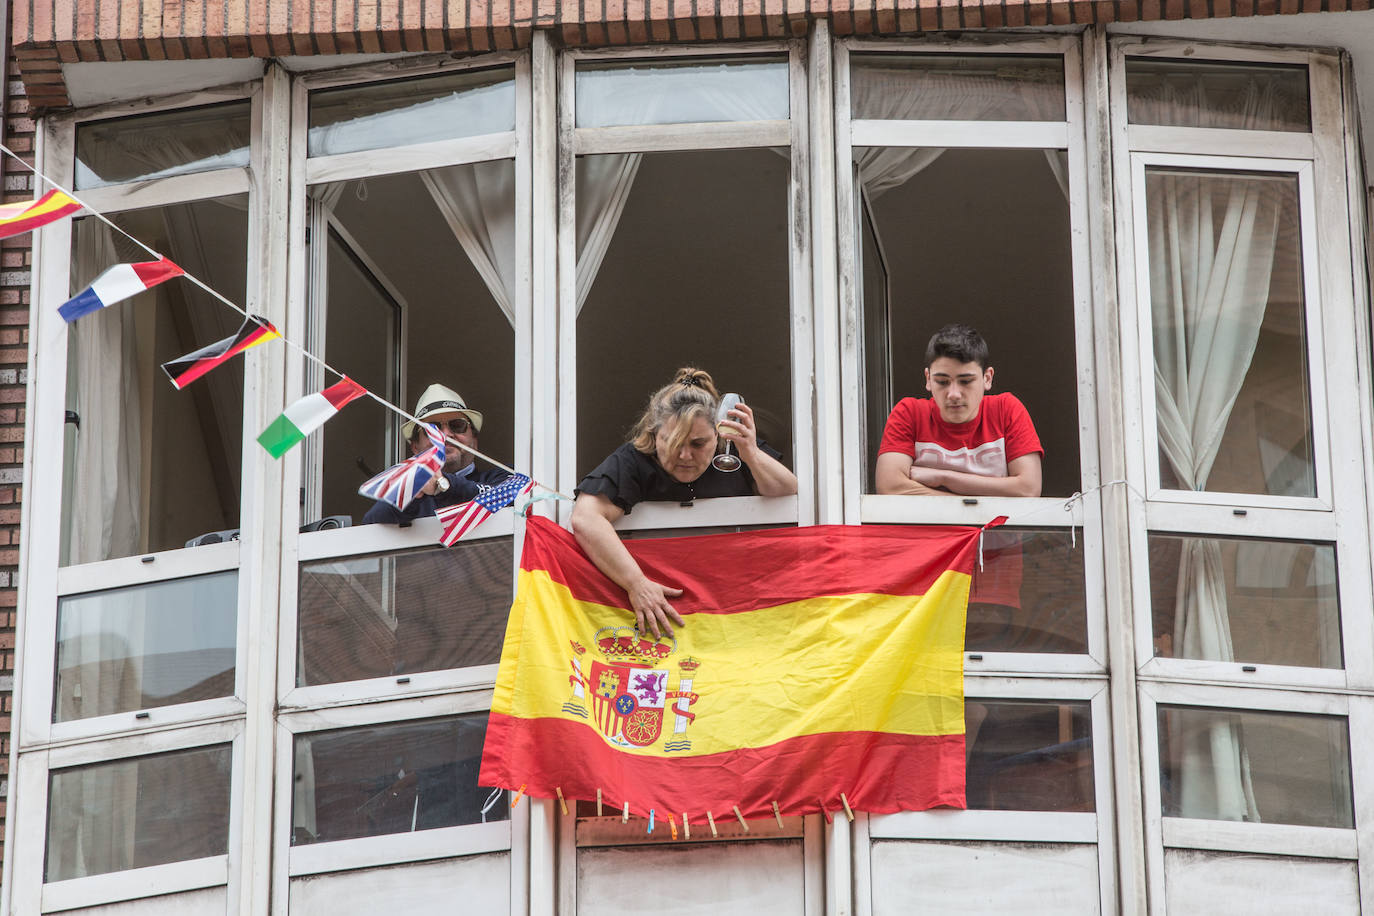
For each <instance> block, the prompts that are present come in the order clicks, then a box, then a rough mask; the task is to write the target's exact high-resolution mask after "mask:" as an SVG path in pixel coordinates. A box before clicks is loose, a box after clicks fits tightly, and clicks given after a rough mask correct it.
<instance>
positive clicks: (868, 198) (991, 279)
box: [744, 147, 1083, 497]
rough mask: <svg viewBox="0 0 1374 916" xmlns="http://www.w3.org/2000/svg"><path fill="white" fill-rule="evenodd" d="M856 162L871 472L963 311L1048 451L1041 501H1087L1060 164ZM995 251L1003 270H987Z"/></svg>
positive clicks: (1002, 155) (984, 152)
mask: <svg viewBox="0 0 1374 916" xmlns="http://www.w3.org/2000/svg"><path fill="white" fill-rule="evenodd" d="M854 159H855V164H856V166H857V167H858V177H859V184H860V187H861V188H862V191H863V203H862V205H863V207H864V209H865V211H867V216H868V221H869V224H870V226H871V231H872V233H873V238H872V240H865V242H864V244H863V245H862V247H861V248H859V249H858V251H857V252H856V254H858V255H860V256H861V257H863V258H864V259H865V263H864V265H863V272H864V285H863V290H862V291H863V294H864V303H863V308H864V325H865V326H864V331H863V333H864V337H865V344H864V350H865V352H864V356H865V360H871V361H870V362H866V363H865V366H864V385H865V388H866V392H865V403H866V405H867V408H868V411H867V413H866V415H865V418H864V419H865V423H866V424H867V426H866V430H867V434H868V436H869V437H871V438H870V440H869V441H870V442H872V443H874V446H875V448H874V454H871V455H870V460H869V461H868V470H869V471H871V470H872V466H873V464H874V461H875V460H876V458H877V455H876V444H877V442H878V441H880V439H879V437H880V436H881V435H882V430H883V427H884V425H885V424H886V422H887V418H888V414H889V413H890V412H891V410H892V407H893V405H894V404H896V403H897V401H898V400H900V399H901V398H903V397H908V396H912V397H925V396H926V389H925V377H924V375H923V370H924V366H923V365H922V359H921V357H922V356H923V355H924V353H925V344H926V341H928V340H930V337H931V335H932V334H934V333H935V332H936V331H937V330H939V329H940V328H941V327H942V326H944V325H945V324H948V323H949V322H950V321H951V320H952V319H951V318H950V310H951V308H953V307H954V304H956V303H957V307H958V312H959V316H958V317H959V320H960V321H962V322H965V323H967V324H969V325H972V326H973V327H975V328H978V329H979V330H980V331H981V332H982V333H983V336H984V337H985V338H986V339H987V342H988V346H989V348H990V349H991V362H992V366H993V368H994V369H995V370H996V384H995V390H996V391H1010V392H1012V393H1013V394H1015V395H1016V396H1017V397H1018V398H1020V399H1021V401H1022V403H1024V404H1025V405H1026V408H1027V410H1029V411H1030V415H1031V418H1032V420H1033V421H1034V423H1035V428H1036V432H1037V433H1039V435H1040V441H1041V442H1042V443H1043V444H1044V447H1045V460H1044V466H1043V475H1044V484H1043V488H1042V492H1043V494H1044V495H1045V496H1065V497H1067V496H1068V495H1070V494H1071V493H1074V492H1077V491H1078V490H1080V489H1083V483H1082V480H1081V474H1080V470H1079V468H1080V461H1079V450H1080V444H1079V425H1078V397H1079V395H1078V391H1079V386H1078V368H1077V365H1076V360H1075V358H1074V347H1073V341H1074V336H1075V329H1074V291H1073V237H1072V232H1071V227H1070V223H1069V181H1068V179H1069V176H1068V171H1067V159H1066V157H1065V154H1064V152H1063V151H1062V150H1029V149H1027V150H998V149H944V148H942V147H858V148H856V149H855V150H854ZM989 252H996V264H997V269H996V270H989V269H988V263H989ZM875 256H876V257H880V258H882V263H883V266H884V267H885V268H886V270H885V271H884V272H883V273H882V274H881V275H879V276H873V275H872V268H871V267H870V264H869V261H870V260H871V259H872V258H873V257H875ZM875 299H876V302H875V308H876V314H873V313H870V306H869V303H870V301H874V300H875ZM884 306H885V307H884ZM884 313H885V314H884ZM1023 315H1034V316H1035V320H1034V321H1022V320H1021V317H1022V316H1023ZM884 325H886V327H884ZM883 334H885V335H886V344H887V346H890V348H891V359H890V362H889V361H888V360H886V359H885V358H884V352H883V347H882V346H881V345H880V344H879V340H881V338H880V337H879V335H883ZM875 338H876V339H875ZM1046 353H1053V354H1055V356H1054V358H1053V359H1045V358H1044V356H1043V354H1046ZM885 365H886V366H888V367H890V370H891V374H890V376H887V374H886V373H885V372H884V371H883V370H884V367H885ZM885 376H887V377H885ZM744 394H745V395H746V396H747V395H748V394H749V392H747V391H746V392H744ZM870 492H871V491H870Z"/></svg>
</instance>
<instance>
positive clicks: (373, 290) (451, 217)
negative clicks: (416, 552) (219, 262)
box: [302, 159, 517, 524]
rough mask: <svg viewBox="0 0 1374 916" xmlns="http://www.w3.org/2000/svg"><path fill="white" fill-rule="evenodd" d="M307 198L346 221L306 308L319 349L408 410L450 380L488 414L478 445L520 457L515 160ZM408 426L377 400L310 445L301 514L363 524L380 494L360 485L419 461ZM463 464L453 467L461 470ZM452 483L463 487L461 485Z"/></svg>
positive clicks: (368, 182) (323, 253)
mask: <svg viewBox="0 0 1374 916" xmlns="http://www.w3.org/2000/svg"><path fill="white" fill-rule="evenodd" d="M310 196H311V198H312V206H315V207H319V208H323V209H324V210H325V211H326V213H327V214H328V215H329V218H330V221H331V225H333V226H335V230H336V231H331V233H330V243H329V245H328V246H327V247H312V249H311V254H312V258H313V259H314V261H315V264H314V269H313V270H312V271H311V275H310V279H311V289H310V308H311V310H312V312H314V314H315V315H316V316H317V317H316V319H315V324H316V326H317V327H322V328H323V332H322V336H323V341H321V342H319V343H317V344H316V345H315V346H316V349H315V350H314V352H315V353H317V354H319V355H322V356H324V358H326V359H327V360H328V361H329V363H330V365H332V366H335V367H337V368H338V369H339V371H341V372H347V373H348V374H349V376H350V377H352V378H354V379H356V380H357V381H359V382H360V383H362V384H364V385H366V386H367V387H368V388H369V390H372V391H376V392H377V393H378V394H385V395H386V396H387V397H389V398H391V399H392V402H393V403H396V404H399V405H401V406H404V407H405V408H406V409H407V410H411V411H413V410H414V409H415V402H416V401H417V400H418V399H419V398H420V396H421V394H422V393H423V392H424V391H425V389H427V388H428V387H429V386H430V385H432V384H435V383H439V384H443V385H445V386H447V387H449V388H451V389H453V390H454V391H456V392H457V393H458V394H459V395H461V397H462V398H463V399H464V401H465V403H466V404H467V406H468V407H470V408H472V409H473V410H475V411H478V412H480V413H481V414H482V415H483V421H482V424H481V429H480V435H479V436H478V437H477V441H476V443H475V446H476V447H477V448H479V449H481V450H482V451H483V452H485V453H486V454H489V455H491V456H492V457H493V458H495V459H496V460H497V461H501V462H503V463H506V464H510V462H511V453H512V450H513V449H514V447H515V431H514V429H515V427H514V421H515V329H514V315H515V302H516V286H517V280H516V274H517V270H516V266H517V265H516V250H517V248H516V226H515V221H516V213H515V164H514V162H513V161H511V160H509V159H503V160H496V161H491V162H477V163H473V164H471V165H462V166H452V167H448V168H442V169H427V170H425V171H422V172H408V173H402V174H396V175H386V176H378V177H374V178H366V179H358V180H353V181H344V182H337V183H333V184H329V185H317V186H315V187H313V188H312V189H311V191H310ZM337 230H342V231H337ZM321 351H323V352H321ZM314 378H315V379H317V380H318V381H314V382H312V384H318V385H321V386H322V385H323V384H325V380H323V379H321V378H319V376H315V377H314ZM335 380H336V379H334V378H332V377H331V378H330V379H329V381H330V382H332V381H335ZM313 390H316V391H318V390H319V388H315V389H313ZM401 433H402V424H401V422H400V419H399V418H398V417H397V416H396V415H395V414H393V413H391V412H390V411H387V410H384V409H382V408H381V407H380V406H379V405H377V404H375V403H372V402H370V401H369V400H359V401H358V402H356V403H354V404H350V405H349V406H348V409H347V410H344V411H343V412H341V413H340V415H339V416H338V417H336V418H334V419H333V420H331V421H329V423H327V424H325V426H324V427H323V428H322V429H321V430H320V432H319V433H318V434H315V435H314V436H312V440H313V441H311V442H308V443H307V446H308V449H307V452H306V454H307V456H309V458H310V465H309V466H308V467H309V474H308V479H307V501H306V504H305V507H304V513H303V517H302V521H307V522H308V521H313V520H315V519H318V518H320V517H322V516H330V515H347V516H349V517H350V518H351V519H352V521H353V524H359V523H360V522H362V521H363V518H364V516H365V514H366V513H367V511H368V510H369V509H370V508H371V507H372V505H373V503H372V501H371V500H369V499H366V498H365V497H362V496H359V495H358V492H357V491H358V487H359V486H360V485H361V484H362V483H363V482H364V481H365V480H367V479H368V478H369V477H371V476H372V475H373V474H376V473H378V472H380V471H382V470H384V469H385V468H387V467H389V466H391V465H392V464H395V463H396V462H399V461H401V460H403V459H405V458H408V457H410V450H409V446H408V444H407V443H406V442H404V441H403V439H402V435H401ZM454 453H455V459H456V458H457V450H456V449H455V450H454ZM466 464H467V461H466V460H465V461H463V462H462V463H460V464H459V465H458V466H456V467H450V468H448V470H449V471H450V472H457V471H459V470H461V468H462V467H463V466H464V465H466ZM484 472H485V474H486V475H487V476H485V477H483V476H482V475H483V474H484ZM475 473H476V475H477V476H475V477H474V478H473V479H474V480H480V481H481V482H483V483H488V484H490V483H492V482H493V481H492V479H491V475H493V474H494V473H495V472H494V471H493V470H492V468H491V467H490V466H488V465H487V464H486V463H485V462H481V461H479V462H478V463H477V468H476V472H475ZM500 479H504V475H501V476H500V477H499V478H498V480H500ZM452 492H453V494H454V496H455V497H456V496H457V495H458V490H457V489H455V490H453V491H452ZM428 514H431V515H432V514H433V509H432V506H431V508H430V510H429V512H428Z"/></svg>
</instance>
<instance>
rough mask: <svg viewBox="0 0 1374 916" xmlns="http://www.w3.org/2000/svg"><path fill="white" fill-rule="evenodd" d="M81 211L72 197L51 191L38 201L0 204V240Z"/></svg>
mask: <svg viewBox="0 0 1374 916" xmlns="http://www.w3.org/2000/svg"><path fill="white" fill-rule="evenodd" d="M80 209H81V204H79V203H77V202H76V200H75V199H73V198H72V197H71V196H70V195H68V194H66V193H64V192H62V191H49V192H48V193H46V194H44V195H43V196H42V197H40V198H38V199H37V200H24V201H19V202H18V203H13V204H0V239H7V238H9V237H10V236H12V235H19V234H20V233H21V232H28V231H29V230H30V229H37V228H39V227H40V226H46V225H47V224H48V223H51V222H56V221H57V220H59V219H61V218H62V217H64V216H69V215H71V214H73V213H75V212H76V211H78V210H80Z"/></svg>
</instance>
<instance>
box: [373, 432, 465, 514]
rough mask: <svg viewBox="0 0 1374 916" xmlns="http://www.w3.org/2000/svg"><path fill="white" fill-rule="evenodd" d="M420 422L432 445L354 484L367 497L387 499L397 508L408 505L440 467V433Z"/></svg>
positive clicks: (442, 452) (441, 459) (442, 443)
mask: <svg viewBox="0 0 1374 916" xmlns="http://www.w3.org/2000/svg"><path fill="white" fill-rule="evenodd" d="M420 426H421V427H422V428H423V429H424V431H425V432H426V433H428V434H429V441H430V443H431V444H432V445H433V447H432V448H428V449H425V450H424V451H423V452H421V453H420V454H418V455H416V456H414V457H413V458H408V459H406V460H405V461H402V462H401V463H400V464H398V465H396V466H395V467H391V468H387V469H386V470H385V471H382V473H380V474H378V475H377V476H376V477H373V478H372V479H371V480H369V481H368V482H367V483H365V484H363V485H362V486H361V487H359V488H358V493H359V494H360V495H362V496H366V497H367V498H368V499H376V500H380V501H382V502H387V503H390V504H391V505H393V506H395V507H396V508H397V509H399V510H404V509H405V507H406V506H408V505H410V502H411V500H413V499H414V498H415V497H416V496H417V495H418V494H419V492H420V491H421V490H422V489H424V486H425V484H427V483H429V482H430V481H431V480H432V479H434V477H436V476H437V475H438V474H440V473H441V472H442V471H443V469H444V437H443V436H441V435H440V434H439V430H438V429H437V428H435V427H434V426H433V425H431V424H429V423H421V424H420Z"/></svg>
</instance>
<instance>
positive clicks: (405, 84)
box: [306, 67, 515, 156]
mask: <svg viewBox="0 0 1374 916" xmlns="http://www.w3.org/2000/svg"><path fill="white" fill-rule="evenodd" d="M508 130H515V73H514V71H513V70H512V69H511V68H509V67H502V68H498V69H495V70H467V71H463V72H462V73H445V74H443V75H441V76H430V77H425V78H424V79H412V80H391V81H389V82H385V83H372V84H369V85H366V86H345V87H343V88H340V89H317V90H316V91H314V92H312V93H310V127H309V130H308V132H307V134H306V151H307V154H308V155H311V156H332V155H335V154H337V153H351V152H356V151H358V150H367V149H380V148H382V147H390V146H405V145H408V144H411V143H425V142H428V141H431V140H457V139H460V138H462V137H476V136H480V135H482V134H495V133H501V132H503V131H508Z"/></svg>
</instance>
